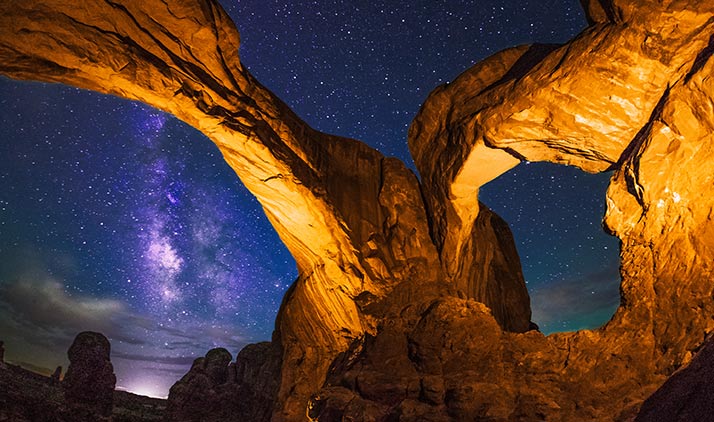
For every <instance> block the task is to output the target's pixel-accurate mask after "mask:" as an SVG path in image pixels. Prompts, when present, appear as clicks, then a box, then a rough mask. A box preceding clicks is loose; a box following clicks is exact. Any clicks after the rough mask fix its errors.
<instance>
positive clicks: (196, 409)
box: [164, 342, 281, 422]
mask: <svg viewBox="0 0 714 422" xmlns="http://www.w3.org/2000/svg"><path fill="white" fill-rule="evenodd" d="M277 344H278V343H277V342H276V343H270V342H264V343H258V344H251V345H248V346H246V347H245V348H244V349H243V350H241V352H240V353H239V354H238V357H237V358H236V362H231V360H232V357H231V354H230V353H229V352H228V351H227V350H226V349H223V348H217V349H212V350H210V351H209V352H208V353H207V354H206V356H205V357H202V358H198V359H196V360H195V361H194V363H193V366H192V367H191V370H190V371H189V372H188V373H187V374H186V375H184V376H183V378H181V380H180V381H178V382H177V383H176V384H174V385H173V386H172V387H171V391H170V392H169V399H168V405H167V408H166V413H165V418H164V419H165V420H166V421H167V422H168V421H171V422H173V421H178V422H180V421H205V422H210V421H216V422H219V421H220V422H223V421H238V422H240V421H246V420H251V421H261V420H268V419H270V415H271V413H272V412H273V409H274V407H275V397H276V394H277V392H278V386H279V377H280V355H281V350H280V349H279V347H276V346H277Z"/></svg>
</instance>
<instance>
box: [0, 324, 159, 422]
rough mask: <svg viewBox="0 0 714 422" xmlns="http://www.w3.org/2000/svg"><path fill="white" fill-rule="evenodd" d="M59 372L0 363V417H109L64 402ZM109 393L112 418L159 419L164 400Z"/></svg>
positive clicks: (38, 421) (10, 421)
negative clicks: (111, 403) (40, 372)
mask: <svg viewBox="0 0 714 422" xmlns="http://www.w3.org/2000/svg"><path fill="white" fill-rule="evenodd" d="M96 338H98V337H96ZM99 343H100V344H101V343H102V342H101V341H100V342H99ZM85 351H86V349H85ZM80 354H81V353H80ZM75 371H76V368H75ZM59 372H60V371H59V367H58V370H56V371H55V372H54V373H53V374H52V375H50V376H46V375H42V374H38V373H36V372H32V371H30V370H28V369H25V368H23V367H21V366H18V365H14V364H11V363H5V364H4V365H1V366H0V421H2V422H80V421H99V420H106V419H109V418H108V417H106V416H102V415H98V414H92V413H91V411H90V410H88V409H87V408H86V406H83V405H81V404H80V405H79V406H78V404H77V403H76V402H75V403H68V401H67V400H66V387H63V386H61V385H60V383H59V382H58V377H59ZM75 376H76V374H75ZM111 394H112V395H113V403H114V406H113V408H112V413H111V421H112V422H158V421H161V420H162V419H163V416H164V411H165V409H166V400H162V399H155V398H150V397H144V396H139V395H136V394H132V393H129V392H125V391H111ZM103 398H104V399H106V397H103Z"/></svg>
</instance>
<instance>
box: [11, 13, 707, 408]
mask: <svg viewBox="0 0 714 422" xmlns="http://www.w3.org/2000/svg"><path fill="white" fill-rule="evenodd" d="M72 3H73V2H71V1H65V0H43V1H41V2H17V4H10V2H6V3H3V4H0V73H2V74H5V75H8V76H10V77H14V78H19V79H34V80H43V81H50V82H61V83H67V84H72V85H75V86H79V87H82V88H89V89H93V90H96V91H100V92H104V93H110V94H115V95H119V96H122V97H126V98H130V99H135V100H140V101H143V102H146V103H147V104H150V105H153V106H155V107H157V108H160V109H162V110H164V111H167V112H170V113H173V114H174V115H176V116H177V117H178V118H180V119H182V120H184V121H185V122H187V123H189V124H191V125H193V126H195V127H196V128H198V129H199V130H201V131H202V132H203V133H204V134H206V136H208V137H209V138H210V139H211V140H212V141H213V142H215V143H216V145H217V146H218V147H219V148H220V149H221V151H222V153H223V155H224V157H225V159H226V161H227V162H228V164H229V165H231V167H232V168H233V169H234V170H235V171H236V174H237V175H238V176H239V177H240V178H241V180H242V181H243V182H244V184H245V185H246V187H247V188H248V189H250V190H251V192H253V194H255V196H256V197H257V198H258V200H259V201H260V202H261V204H262V205H263V208H264V210H265V212H266V215H267V216H268V218H269V219H270V221H271V222H272V224H273V225H274V227H275V229H276V230H277V232H278V234H279V235H280V237H281V239H282V240H283V241H284V242H285V244H286V245H287V247H288V249H289V250H290V251H291V253H292V254H293V255H294V256H295V259H296V261H297V264H298V270H299V277H298V280H297V281H296V282H295V283H294V285H293V286H292V287H291V288H290V289H289V291H288V292H287V294H286V296H285V298H284V300H283V303H282V306H281V309H280V313H279V315H278V318H277V321H276V332H275V335H274V338H273V342H272V343H270V344H268V345H262V346H261V345H259V346H253V347H251V348H249V349H247V350H248V351H247V352H246V353H245V354H244V356H243V358H242V359H241V358H240V356H239V362H237V363H236V365H234V366H233V368H235V370H236V377H237V378H236V380H239V378H238V375H237V374H238V372H240V374H241V378H240V380H241V381H237V382H236V383H235V384H236V385H240V386H241V387H240V388H241V389H242V390H241V391H243V394H244V396H245V397H248V399H249V400H252V402H251V403H252V404H247V405H244V408H242V410H240V411H241V412H248V413H246V414H251V415H253V416H256V415H263V416H264V418H263V416H260V418H263V420H267V419H268V416H267V415H268V414H271V415H270V418H271V419H272V420H273V421H297V420H303V419H304V418H305V416H304V415H305V413H306V408H308V406H309V411H308V413H309V415H310V417H311V418H315V419H318V420H327V421H329V420H335V419H338V418H339V417H352V418H354V419H370V420H394V419H395V418H396V419H399V420H405V421H406V420H449V419H457V420H462V419H464V418H466V419H471V418H491V419H493V420H618V419H622V420H626V419H628V418H631V417H634V415H635V414H636V412H637V408H638V406H639V404H640V403H641V402H642V400H643V399H644V398H645V397H646V396H647V395H648V394H649V393H651V392H652V391H654V390H655V389H656V388H657V387H658V386H659V385H660V384H661V383H662V382H663V380H664V379H665V378H666V377H667V376H668V375H670V374H671V373H672V372H673V371H674V370H676V369H677V368H680V367H682V366H683V365H686V364H687V363H688V362H689V360H690V358H691V356H692V353H693V351H695V350H696V349H697V347H699V345H700V344H702V342H703V341H704V338H705V336H706V335H707V334H708V333H709V332H711V331H712V328H714V319H713V318H712V317H713V316H714V301H713V300H712V293H713V288H714V287H713V286H714V284H713V283H712V278H713V277H712V262H714V243H713V242H712V240H711V239H714V224H713V223H712V220H713V219H714V210H713V207H712V206H713V204H714V200H713V199H712V198H714V196H712V193H713V192H712V191H713V190H714V183H713V179H712V177H713V176H712V175H714V159H713V158H714V148H713V145H714V143H713V142H712V136H713V135H712V133H714V130H713V129H714V107H712V104H713V103H714V100H713V99H712V92H714V86H713V84H714V82H713V81H712V79H711V78H710V77H709V75H711V74H712V71H714V58H712V53H713V52H714V3H712V2H700V1H695V0H690V1H687V0H663V1H654V0H635V1H623V0H597V1H596V0H583V5H584V8H585V10H586V12H587V14H588V21H589V22H590V26H589V27H588V28H586V29H585V30H584V31H583V32H582V33H581V34H580V35H578V36H577V37H576V38H574V39H573V40H572V41H571V42H569V43H567V44H565V45H562V46H559V45H532V46H521V47H516V48H513V49H509V50H506V51H503V52H500V53H497V54H495V55H493V56H492V57H490V58H488V59H486V60H484V61H483V62H482V63H479V64H477V65H475V66H474V67H473V68H471V69H469V70H467V71H466V72H464V73H463V74H462V75H461V76H460V77H459V78H457V79H456V80H455V81H453V82H452V83H450V84H448V85H445V86H442V87H439V88H437V89H436V90H435V91H434V92H433V93H432V94H431V95H430V96H429V98H428V99H427V101H426V102H425V104H424V105H423V107H422V109H421V110H420V112H419V115H418V116H417V117H416V118H415V120H414V122H413V124H412V126H411V128H410V132H409V140H408V142H409V146H410V149H411V151H412V154H413V155H414V159H415V162H416V164H417V168H418V169H419V172H420V173H421V176H422V178H421V180H422V182H421V183H420V182H419V181H418V180H417V178H416V177H415V176H414V175H413V174H412V173H411V172H410V171H409V170H408V169H407V168H406V167H405V166H404V165H403V164H402V163H401V162H399V161H398V160H395V159H392V158H385V157H383V156H382V155H381V154H380V153H378V152H377V151H374V150H373V149H371V148H369V147H367V146H366V145H364V144H362V143H360V142H358V141H355V140H351V139H344V138H339V137H336V136H332V135H327V134H323V133H320V132H317V131H315V130H314V129H312V128H310V127H309V126H308V125H306V124H305V123H304V122H303V121H301V120H300V119H299V118H298V117H297V116H296V115H295V114H294V113H293V112H292V111H291V110H289V108H288V107H287V106H285V105H284V104H283V103H282V102H281V101H280V100H279V99H278V98H276V97H275V96H274V95H273V94H272V93H271V92H270V91H268V90H267V89H266V88H264V87H263V86H262V85H260V83H258V82H257V81H256V80H255V79H254V78H253V77H252V76H251V75H250V74H249V73H248V72H247V71H246V70H245V69H244V68H243V67H242V65H241V63H240V60H239V57H238V46H239V36H238V33H237V31H236V29H235V27H234V25H233V24H232V22H231V21H230V19H229V18H228V16H227V15H226V13H225V12H224V11H223V10H222V9H221V8H220V7H219V6H218V4H217V3H216V2H215V0H177V1H172V2H164V1H159V0H142V1H138V0H113V1H109V2H90V3H84V2H82V4H81V7H78V5H79V2H76V3H77V4H72ZM524 160H528V161H550V162H554V163H560V164H567V165H574V166H577V167H579V168H581V169H583V170H585V171H589V172H600V171H606V170H613V171H614V176H613V177H612V180H611V184H610V187H609V189H608V192H607V198H606V201H607V214H606V216H605V219H604V223H605V226H606V229H607V230H608V231H609V232H610V233H612V234H613V235H615V236H617V237H618V238H619V239H620V241H621V261H622V264H621V275H622V287H621V292H622V300H621V306H620V308H619V309H618V311H617V313H616V314H615V316H614V317H613V319H612V320H611V321H610V322H609V323H608V324H606V325H605V326H604V327H603V328H601V329H599V330H593V331H581V332H577V333H567V334H555V335H551V336H548V337H545V336H543V335H542V334H540V333H539V332H537V331H534V330H531V331H528V330H529V328H532V326H531V325H530V306H529V299H528V295H527V292H526V289H525V284H524V282H523V278H522V274H521V272H520V264H519V261H518V257H517V254H516V251H515V247H514V246H513V240H512V238H511V235H510V232H509V230H508V228H507V225H506V224H505V223H504V222H503V221H502V220H501V219H500V218H498V217H497V216H496V215H495V214H493V213H492V212H491V211H489V210H488V209H487V208H486V207H485V206H483V205H482V204H480V203H479V201H478V190H479V187H480V186H482V185H483V184H484V183H487V182H488V181H489V180H491V179H493V178H495V177H497V176H498V175H500V174H502V173H504V172H505V171H507V170H508V169H510V168H512V167H513V166H515V165H517V164H518V163H519V162H521V161H524ZM261 348H265V349H266V350H269V351H270V353H265V354H263V355H261V354H260V353H259V351H260V349H261ZM223 360H225V359H223ZM223 360H221V362H223ZM203 362H204V363H205V360H204V361H203ZM204 363H200V364H197V365H199V366H200V367H201V368H202V369H201V371H203V372H201V374H202V375H201V377H198V378H201V379H202V380H203V381H201V382H204V381H206V382H209V381H210V380H211V379H212V378H211V377H210V376H209V375H206V373H205V372H206V368H203V365H204ZM192 371H193V372H194V375H195V374H196V373H197V372H196V371H198V369H196V371H194V370H192ZM262 371H266V372H267V373H269V374H277V373H279V377H277V379H278V381H277V382H276V385H275V386H273V385H271V383H270V382H269V381H266V379H267V378H265V377H266V375H264V374H263V373H262ZM209 372H210V371H209ZM219 372H220V371H218V372H217V373H216V374H218V373H219ZM190 374H191V372H189V374H188V375H187V377H188V376H189V375H190ZM68 376H69V372H68ZM204 378H205V379H204ZM221 379H222V378H221ZM228 379H230V376H229V377H228ZM196 382H198V381H196ZM189 384H190V383H189ZM209 384H210V382H209ZM207 385H208V384H207ZM236 400H241V399H240V398H238V399H236ZM256 417H257V416H256ZM252 420H259V419H252Z"/></svg>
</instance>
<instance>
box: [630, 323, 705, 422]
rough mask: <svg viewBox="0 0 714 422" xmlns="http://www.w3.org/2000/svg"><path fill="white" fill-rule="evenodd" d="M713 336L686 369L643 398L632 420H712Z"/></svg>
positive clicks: (640, 421) (673, 421)
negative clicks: (646, 397) (643, 400)
mask: <svg viewBox="0 0 714 422" xmlns="http://www.w3.org/2000/svg"><path fill="white" fill-rule="evenodd" d="M713 381H714V337H710V338H709V339H708V340H707V341H706V343H704V346H703V347H702V349H701V350H700V351H699V353H697V355H696V356H695V357H694V358H693V359H692V362H691V363H690V364H689V365H688V366H687V367H685V368H683V369H681V370H680V371H678V372H676V373H674V375H672V376H671V377H670V378H669V379H668V380H667V382H665V383H664V384H663V385H662V387H660V388H659V389H658V390H657V391H655V393H654V394H652V395H651V396H650V397H649V398H648V399H647V400H645V402H644V404H643V405H642V408H641V409H640V412H639V414H638V415H637V418H636V419H635V422H690V421H709V420H712V419H714V382H713Z"/></svg>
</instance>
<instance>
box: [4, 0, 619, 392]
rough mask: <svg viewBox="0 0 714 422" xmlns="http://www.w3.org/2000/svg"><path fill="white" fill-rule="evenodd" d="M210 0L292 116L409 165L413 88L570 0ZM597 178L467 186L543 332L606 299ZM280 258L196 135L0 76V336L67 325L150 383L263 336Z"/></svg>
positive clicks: (139, 381) (571, 8)
mask: <svg viewBox="0 0 714 422" xmlns="http://www.w3.org/2000/svg"><path fill="white" fill-rule="evenodd" d="M295 3H296V4H291V3H286V2H275V1H266V0H244V1H235V0H224V1H223V2H222V4H223V5H224V7H226V10H227V11H228V12H229V14H230V15H231V16H232V17H233V19H234V20H235V21H236V23H237V26H238V29H239V30H240V32H241V39H242V45H241V58H242V62H243V64H244V65H245V66H247V67H248V68H249V69H250V70H251V72H252V73H253V74H254V75H255V76H256V77H257V78H258V79H259V80H260V81H261V82H262V83H263V84H264V85H266V86H267V87H269V88H270V89H271V90H272V91H273V92H275V93H276V94H277V95H278V96H279V97H280V98H282V99H283V100H284V101H286V102H287V104H289V105H290V106H291V107H293V109H294V110H295V111H296V112H297V113H298V115H300V116H301V117H302V118H303V119H305V120H306V121H307V122H308V123H309V124H311V125H312V126H314V127H316V128H318V129H320V130H322V131H326V132H331V133H335V134H338V135H343V136H348V137H352V138H356V139H360V140H363V141H365V142H367V143H368V144H369V145H371V146H373V147H375V148H377V149H378V150H380V151H382V152H383V153H385V154H386V155H391V156H396V157H399V158H400V159H402V160H404V161H405V162H406V163H407V164H408V165H409V166H410V167H411V168H413V163H412V161H411V158H410V157H409V153H408V149H407V145H406V132H407V128H408V125H409V123H410V122H411V120H412V119H413V117H414V115H415V113H416V112H417V110H418V109H419V107H420V105H421V103H422V102H423V101H424V99H425V98H426V96H427V95H428V93H429V92H430V91H431V90H432V89H433V88H435V87H436V86H437V85H439V84H441V83H444V82H447V81H449V80H452V79H454V78H455V77H456V76H457V75H458V74H459V73H461V72H462V71H464V70H465V69H467V68H468V67H469V66H471V65H472V64H474V63H475V62H477V61H479V60H482V59H484V58H485V57H487V56H489V55H490V54H492V53H495V52H497V51H499V50H501V49H504V48H507V47H510V46H514V45H518V44H523V43H531V42H565V41H567V40H568V39H570V38H571V37H572V36H574V35H575V34H577V33H578V32H579V31H580V30H582V28H584V26H585V19H584V16H583V13H582V10H581V8H580V6H579V2H578V1H577V0H568V1H566V0H557V1H553V2H549V4H548V6H547V7H544V6H543V2H541V1H510V2H503V1H490V0H489V1H458V2H457V1H450V2H434V1H412V2H406V1H390V2H379V1H370V2H341V1H314V2H295ZM308 3H309V4H308ZM608 178H609V175H607V174H602V175H588V174H585V173H583V172H581V171H579V170H577V169H573V168H568V167H563V166H555V165H550V164H539V163H524V164H521V165H520V166H518V167H517V168H515V169H514V170H512V171H510V172H509V173H507V174H506V175H503V176H501V177H500V178H498V179H496V180H495V181H493V182H491V183H490V184H488V185H487V186H486V187H484V188H483V189H482V191H481V200H482V201H483V202H485V203H486V204H487V205H488V206H490V207H491V208H492V209H494V210H495V211H496V212H497V213H499V214H500V215H501V216H502V217H504V218H505V219H506V221H508V222H509V224H510V225H511V227H512V230H513V232H514V236H515V238H516V242H517V244H518V248H519V253H520V255H521V260H522V263H523V268H524V273H525V277H526V280H527V282H528V287H529V289H530V291H531V299H532V304H533V319H534V321H535V322H537V323H538V324H539V325H540V326H541V329H542V330H543V331H544V332H553V331H564V330H572V329H579V328H590V327H596V326H598V325H600V324H602V323H603V322H605V321H606V320H607V319H608V318H609V317H610V316H611V315H612V313H613V311H614V309H615V308H616V306H617V303H618V301H619V295H618V283H619V277H618V270H617V268H618V257H617V254H618V244H617V241H616V239H615V238H612V237H610V236H607V235H606V234H605V233H604V232H603V230H602V228H601V224H600V221H601V219H602V216H603V213H604V202H605V201H604V192H605V188H606V186H607V183H608ZM296 275H297V273H296V269H295V263H294V261H293V259H292V257H291V256H290V254H289V253H288V252H287V250H286V249H285V248H284V247H283V245H282V244H281V242H280V240H279V239H278V237H277V235H276V234H275V232H274V231H273V229H272V227H271V226H270V225H269V223H268V222H267V219H266V218H265V216H264V215H263V213H262V210H261V208H260V206H259V205H258V203H257V201H256V200H255V199H254V198H253V197H252V196H251V195H250V194H249V193H248V192H247V191H246V190H245V188H244V187H243V186H242V184H241V183H240V181H239V180H238V179H237V177H235V175H234V173H233V172H232V170H231V169H230V168H229V167H228V166H227V164H226V163H225V162H223V160H222V159H221V156H220V153H219V152H218V150H217V149H216V148H215V147H214V146H213V144H212V143H211V142H210V141H208V140H207V139H206V138H205V137H203V136H202V135H201V134H200V133H199V132H197V131H196V130H194V129H192V128H191V127H188V126H187V125H185V124H183V123H181V122H179V121H177V120H176V119H175V118H173V117H171V116H169V115H167V114H164V113H162V112H159V111H156V110H154V109H152V108H150V107H148V106H145V105H142V104H138V103H132V102H129V101H126V100H122V99H118V98H114V97H108V96H102V95H99V94H95V93H91V92H86V91H81V90H78V89H75V88H70V87H64V86H59V85H48V84H40V83H31V82H16V81H11V80H8V79H5V78H0V340H4V341H5V348H6V350H7V352H6V359H7V360H10V361H14V362H25V363H27V364H34V365H37V366H39V367H45V368H50V369H54V367H55V366H56V365H60V364H61V365H63V366H65V368H66V364H67V363H66V360H65V359H66V358H65V352H66V350H67V348H68V347H69V345H70V344H71V341H72V339H73V337H74V336H75V335H76V334H77V333H78V332H79V331H83V330H98V331H101V332H103V333H105V334H106V335H107V336H108V337H109V338H110V340H111V342H112V361H113V363H114V367H115V372H116V374H117V378H118V381H117V385H118V387H120V388H123V389H128V390H130V391H135V392H139V393H143V394H149V395H156V396H165V395H166V394H168V388H169V387H170V386H171V384H173V382H175V381H176V379H178V378H179V377H180V376H181V375H182V374H184V373H185V372H186V371H187V370H188V368H189V367H190V364H191V362H192V361H193V359H194V358H195V357H197V356H200V355H203V354H205V352H206V351H207V350H208V349H210V348H212V347H217V346H222V347H226V348H227V349H228V350H230V351H231V352H232V353H233V355H234V356H235V354H236V353H237V351H238V350H240V348H241V347H242V346H243V345H245V344H246V343H249V342H254V341H261V340H267V339H269V337H270V334H271V332H272V329H273V323H274V319H275V315H276V313H277V309H278V306H279V304H280V300H281V298H282V295H283V293H284V292H285V290H286V289H287V288H288V286H289V285H290V283H291V282H292V281H293V280H294V279H295V277H296Z"/></svg>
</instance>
